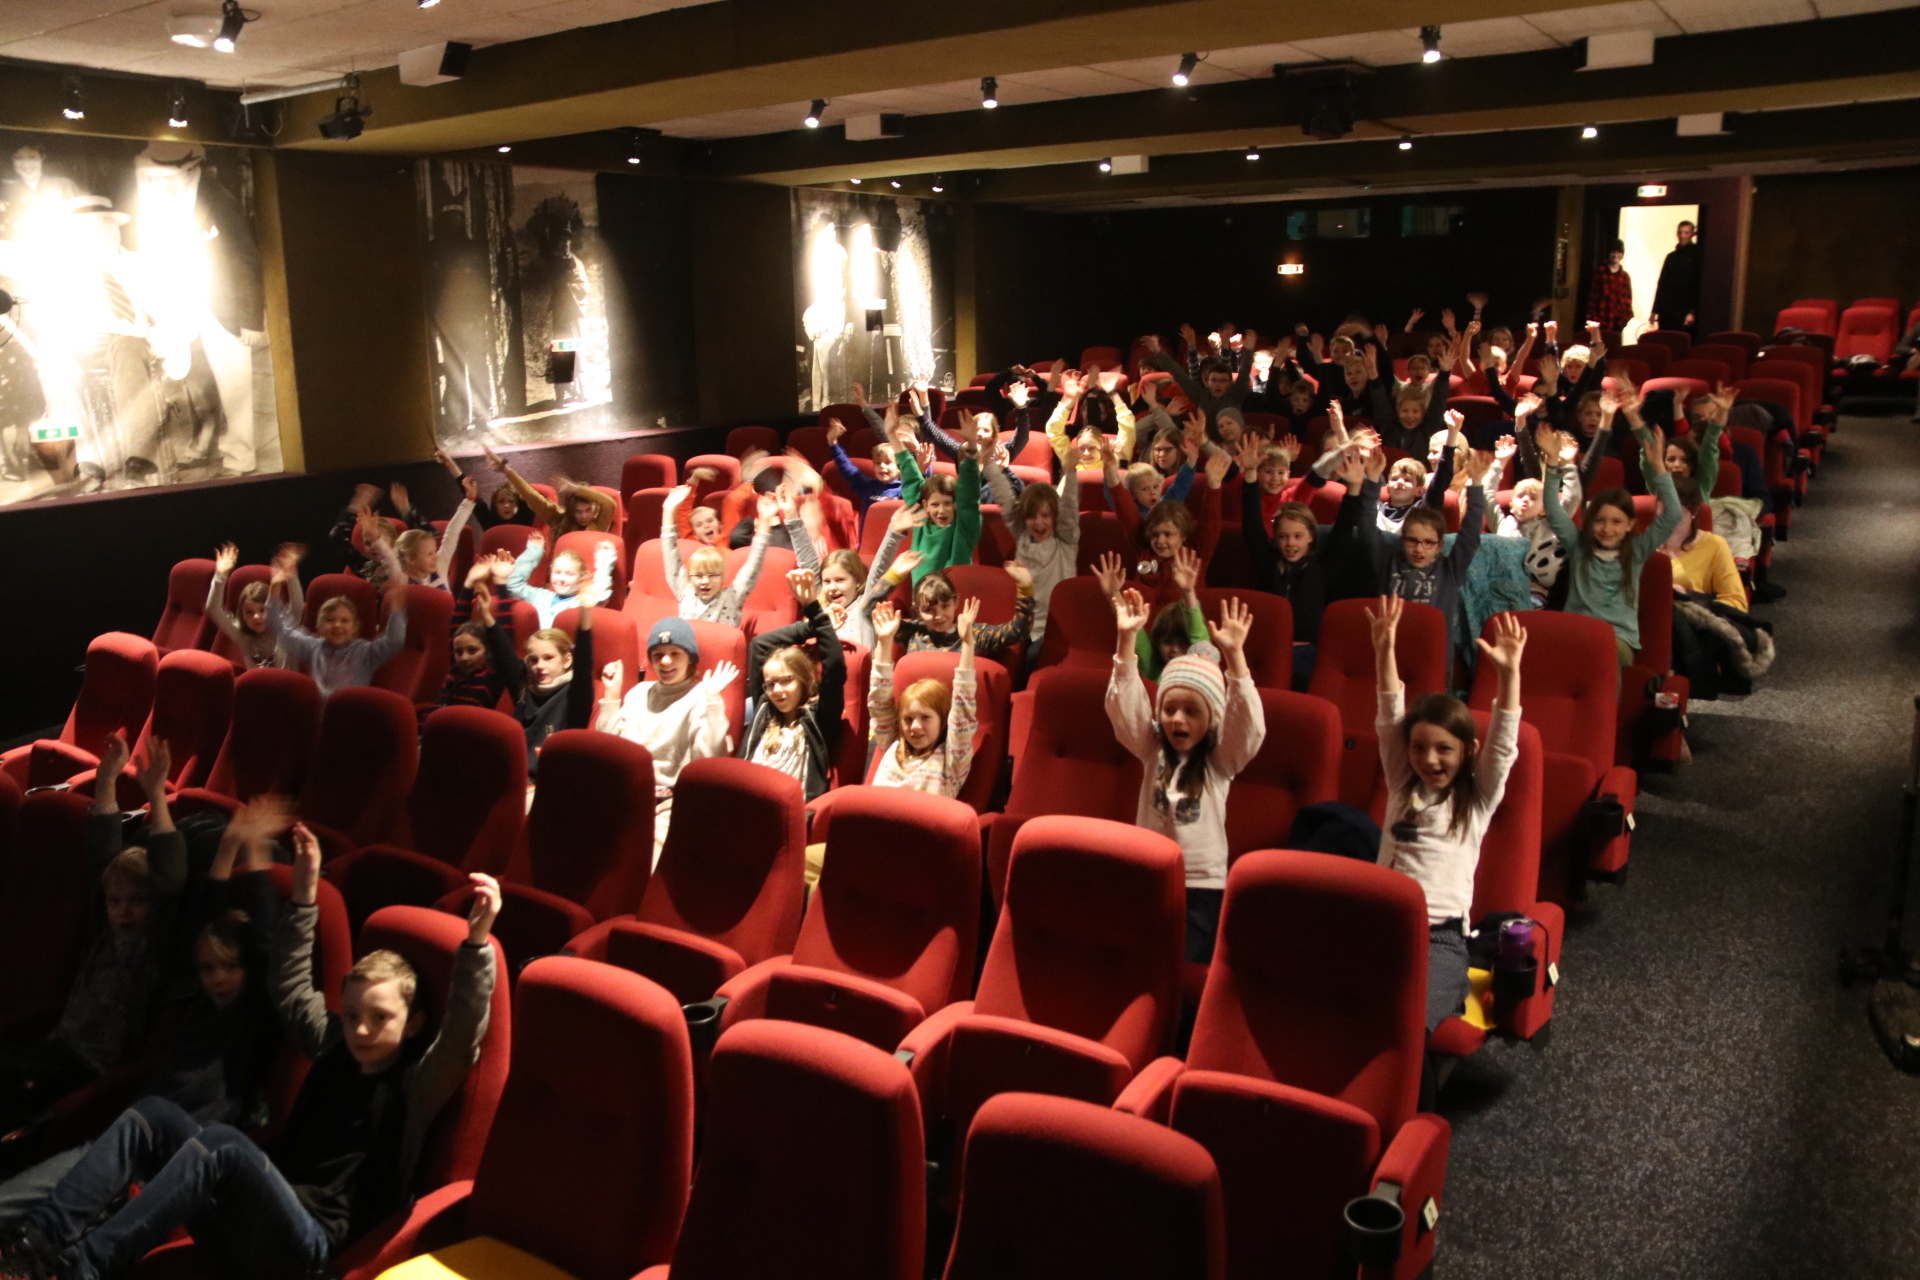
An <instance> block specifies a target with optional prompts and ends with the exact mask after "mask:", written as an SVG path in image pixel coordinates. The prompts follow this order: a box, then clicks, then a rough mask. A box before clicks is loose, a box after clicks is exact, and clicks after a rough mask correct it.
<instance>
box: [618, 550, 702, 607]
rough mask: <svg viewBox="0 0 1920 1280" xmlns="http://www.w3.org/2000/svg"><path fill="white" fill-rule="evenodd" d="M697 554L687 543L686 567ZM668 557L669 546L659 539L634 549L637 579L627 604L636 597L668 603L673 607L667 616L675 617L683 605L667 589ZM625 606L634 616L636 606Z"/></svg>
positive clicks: (683, 558) (683, 557)
mask: <svg viewBox="0 0 1920 1280" xmlns="http://www.w3.org/2000/svg"><path fill="white" fill-rule="evenodd" d="M693 550H694V549H693V547H691V546H689V545H688V544H687V543H686V542H684V541H683V542H682V543H681V544H680V563H681V564H682V565H684V564H685V563H686V558H687V557H688V556H689V555H691V554H693ZM665 553H666V544H665V543H664V542H662V541H661V540H660V539H659V538H658V537H652V538H647V539H646V540H644V541H643V542H641V543H640V545H639V546H638V547H636V548H634V552H633V577H632V580H631V582H630V584H629V591H628V594H627V600H631V599H632V598H633V597H634V596H636V595H641V596H651V597H653V598H654V599H656V600H662V601H665V602H666V603H667V605H668V606H669V608H668V609H667V613H668V614H672V613H674V612H676V611H677V610H678V608H679V604H680V602H679V600H678V599H677V598H676V597H675V596H674V594H673V589H672V588H671V587H669V586H668V585H667V561H666V554H665ZM622 606H623V607H624V608H626V609H627V611H628V612H630V613H631V612H633V606H632V605H629V604H626V602H625V601H622Z"/></svg>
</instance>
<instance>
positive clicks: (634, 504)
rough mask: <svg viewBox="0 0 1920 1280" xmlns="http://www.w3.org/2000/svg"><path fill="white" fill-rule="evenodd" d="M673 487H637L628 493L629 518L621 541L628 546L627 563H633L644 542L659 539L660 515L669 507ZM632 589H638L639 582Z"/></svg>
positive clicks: (624, 525) (624, 526)
mask: <svg viewBox="0 0 1920 1280" xmlns="http://www.w3.org/2000/svg"><path fill="white" fill-rule="evenodd" d="M672 492H673V490H671V489H635V490H634V491H633V492H632V493H630V494H628V495H627V519H626V522H625V523H624V524H622V525H621V526H620V530H621V534H620V537H621V541H622V542H623V543H624V544H625V546H626V551H627V554H626V563H627V564H628V565H631V564H632V563H633V557H634V553H635V552H637V551H639V549H640V546H641V544H642V543H645V542H650V541H655V540H658V538H659V537H660V517H661V516H662V515H663V514H664V513H665V511H666V509H667V495H668V494H670V493H672ZM630 589H632V590H638V589H639V587H638V585H637V584H635V585H632V586H631V588H630Z"/></svg>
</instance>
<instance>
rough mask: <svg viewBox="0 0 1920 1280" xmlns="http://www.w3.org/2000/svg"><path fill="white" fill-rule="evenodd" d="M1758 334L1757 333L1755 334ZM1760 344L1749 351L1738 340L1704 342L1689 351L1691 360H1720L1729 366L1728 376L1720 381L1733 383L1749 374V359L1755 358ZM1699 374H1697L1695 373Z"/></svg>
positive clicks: (1688, 355) (1688, 356)
mask: <svg viewBox="0 0 1920 1280" xmlns="http://www.w3.org/2000/svg"><path fill="white" fill-rule="evenodd" d="M1755 336H1756V337H1757V336H1758V335H1757V334H1756V335H1755ZM1759 349H1760V348H1759V345H1758V344H1755V346H1754V349H1753V350H1752V351H1749V350H1747V349H1746V347H1745V346H1743V345H1741V344H1740V343H1737V342H1712V343H1702V344H1701V345H1699V346H1697V347H1695V348H1694V349H1693V350H1692V351H1689V352H1688V353H1687V359H1688V360H1689V361H1695V362H1697V361H1703V360H1718V361H1719V362H1720V363H1721V364H1724V365H1725V366H1727V376H1726V377H1724V378H1722V379H1720V381H1722V382H1725V383H1727V384H1728V385H1732V384H1733V383H1735V382H1738V381H1739V380H1740V379H1742V378H1744V377H1746V376H1747V361H1749V360H1751V359H1753V357H1754V355H1755V354H1756V353H1757V352H1758V351H1759ZM1694 376H1697V375H1694Z"/></svg>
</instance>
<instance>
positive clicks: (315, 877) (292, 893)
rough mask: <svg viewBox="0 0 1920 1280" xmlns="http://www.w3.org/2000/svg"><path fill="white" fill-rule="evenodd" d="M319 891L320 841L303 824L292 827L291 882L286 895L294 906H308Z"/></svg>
mask: <svg viewBox="0 0 1920 1280" xmlns="http://www.w3.org/2000/svg"><path fill="white" fill-rule="evenodd" d="M319 891H320V842H319V841H318V840H316V839H314V835H313V832H311V831H309V830H307V829H306V827H304V826H298V827H295V828H294V829H293V883H292V885H291V886H289V887H288V890H287V897H288V898H290V899H291V900H292V902H293V905H294V906H296V907H310V906H312V905H313V902H314V897H315V895H317V894H318V893H319Z"/></svg>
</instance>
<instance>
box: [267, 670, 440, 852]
mask: <svg viewBox="0 0 1920 1280" xmlns="http://www.w3.org/2000/svg"><path fill="white" fill-rule="evenodd" d="M419 768H420V726H419V722H418V718H417V717H416V715H415V713H414V707H413V703H411V702H409V701H408V700H407V699H405V698H403V697H401V696H400V695H399V694H397V693H394V692H392V691H391V690H388V689H367V688H362V689H342V690H340V692H338V693H336V694H334V695H333V696H332V697H331V698H328V699H327V705H326V709H325V710H324V711H322V712H321V713H320V738H319V741H318V743H317V744H316V745H315V747H314V751H313V767H312V768H311V769H310V770H309V771H308V773H307V782H306V785H305V786H304V787H302V788H301V789H300V799H299V803H298V804H297V805H296V806H295V809H294V811H295V812H296V813H298V814H299V816H300V820H301V821H302V822H304V823H306V824H307V827H308V828H309V829H310V830H311V831H312V832H313V834H314V836H315V837H316V838H318V839H319V841H320V847H321V850H322V852H323V853H324V855H325V857H326V858H327V860H328V861H331V860H332V859H334V858H337V857H339V856H340V855H341V854H343V853H346V852H348V851H349V850H353V849H358V848H361V847H363V846H365V845H370V844H378V843H379V842H380V841H382V840H387V839H391V838H392V837H393V834H394V829H395V828H396V827H397V826H398V825H399V822H400V818H401V814H402V813H403V812H404V810H405V808H406V803H407V794H408V793H409V792H410V791H411V790H412V789H413V780H414V775H415V774H416V773H417V772H418V771H419Z"/></svg>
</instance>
